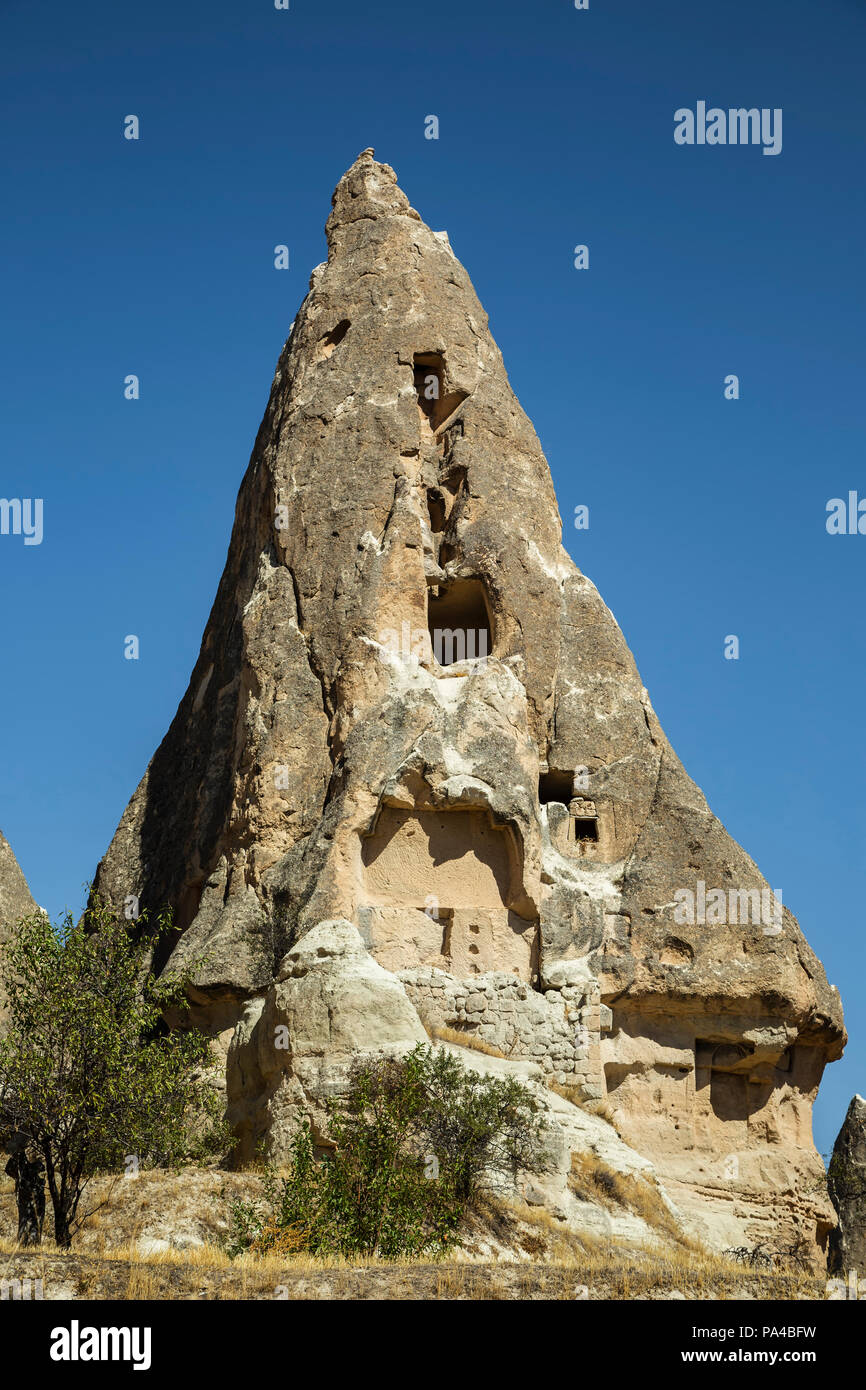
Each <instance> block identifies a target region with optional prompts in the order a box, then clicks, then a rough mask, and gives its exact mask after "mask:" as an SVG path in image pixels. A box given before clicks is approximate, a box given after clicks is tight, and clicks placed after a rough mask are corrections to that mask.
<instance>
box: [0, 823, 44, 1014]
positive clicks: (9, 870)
mask: <svg viewBox="0 0 866 1390" xmlns="http://www.w3.org/2000/svg"><path fill="white" fill-rule="evenodd" d="M36 911H37V907H36V903H35V902H34V901H33V898H32V897H31V895H30V889H29V888H28V887H27V880H26V879H25V877H24V875H23V874H22V872H21V869H20V868H19V866H18V860H17V859H16V858H15V855H14V854H13V853H12V849H11V846H10V844H9V841H8V840H7V839H6V837H5V835H4V834H3V832H2V831H0V955H2V952H3V943H4V941H5V940H6V936H7V934H8V930H9V927H10V926H11V924H12V923H13V922H17V921H18V919H19V917H26V916H27V915H28V914H29V913H31V912H36ZM4 1012H5V1011H4V1007H3V997H2V993H0V1023H2V1020H3V1016H4Z"/></svg>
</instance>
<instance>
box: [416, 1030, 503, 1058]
mask: <svg viewBox="0 0 866 1390" xmlns="http://www.w3.org/2000/svg"><path fill="white" fill-rule="evenodd" d="M428 1032H429V1034H430V1037H431V1038H438V1039H439V1041H440V1042H449V1043H456V1044H457V1046H458V1047H468V1048H470V1049H471V1050H472V1051H473V1052H483V1053H484V1054H485V1055H486V1056H487V1057H502V1058H505V1059H506V1060H507V1054H506V1053H504V1052H501V1051H500V1049H499V1048H498V1047H494V1046H493V1044H492V1043H488V1042H485V1041H484V1039H483V1038H476V1037H475V1034H474V1033H463V1032H461V1030H460V1029H459V1028H444V1027H442V1028H430V1029H428Z"/></svg>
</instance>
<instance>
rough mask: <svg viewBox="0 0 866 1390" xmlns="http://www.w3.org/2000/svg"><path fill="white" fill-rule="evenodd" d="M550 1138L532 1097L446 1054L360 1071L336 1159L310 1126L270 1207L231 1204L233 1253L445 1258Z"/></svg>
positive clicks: (335, 1117) (331, 1132) (270, 1191)
mask: <svg viewBox="0 0 866 1390" xmlns="http://www.w3.org/2000/svg"><path fill="white" fill-rule="evenodd" d="M543 1130H544V1125H543V1120H542V1118H541V1112H540V1107H539V1106H538V1104H537V1102H536V1101H535V1100H534V1098H533V1097H532V1095H531V1094H530V1092H529V1091H528V1090H527V1089H526V1087H524V1086H521V1085H520V1084H519V1083H518V1082H516V1081H512V1080H511V1079H505V1080H499V1079H497V1078H495V1077H483V1076H479V1075H478V1074H477V1073H475V1072H472V1071H466V1070H465V1069H464V1068H463V1066H462V1065H461V1063H460V1062H459V1061H458V1060H457V1059H456V1058H455V1057H453V1056H451V1055H450V1054H449V1053H447V1052H444V1051H441V1050H438V1051H437V1050H434V1049H433V1048H430V1047H424V1046H422V1045H420V1044H419V1045H418V1046H417V1047H416V1048H415V1049H414V1050H413V1051H412V1052H411V1053H409V1055H408V1056H406V1057H403V1058H399V1059H397V1058H385V1059H379V1060H374V1061H366V1062H362V1061H358V1062H356V1063H355V1064H354V1065H353V1067H352V1070H351V1072H350V1076H349V1085H348V1088H347V1091H346V1094H345V1095H343V1096H342V1097H340V1098H338V1099H336V1100H332V1101H331V1102H330V1104H329V1106H328V1134H327V1139H328V1141H329V1143H330V1144H331V1145H332V1146H333V1147H332V1148H331V1150H330V1152H329V1154H328V1155H327V1156H326V1157H324V1158H321V1159H319V1158H317V1157H316V1154H315V1149H314V1145H313V1138H312V1134H311V1131H310V1128H309V1125H304V1126H303V1127H302V1128H301V1129H300V1130H299V1132H298V1134H297V1135H296V1136H295V1139H294V1142H293V1145H292V1152H291V1161H290V1165H289V1173H288V1176H286V1177H283V1178H280V1179H276V1178H274V1177H270V1178H269V1179H268V1180H267V1181H266V1183H265V1192H264V1203H263V1204H255V1203H244V1202H236V1203H234V1204H233V1205H232V1208H231V1226H232V1232H231V1236H230V1239H229V1243H228V1248H229V1251H230V1253H232V1254H237V1253H239V1252H240V1251H241V1250H245V1249H251V1250H253V1251H255V1252H264V1251H279V1252H280V1253H283V1254H291V1253H294V1252H296V1251H299V1250H307V1251H309V1252H311V1253H314V1254H344V1255H347V1254H366V1255H372V1254H378V1255H381V1256H383V1257H385V1258H395V1257H397V1256H400V1255H404V1256H405V1255H419V1254H422V1253H425V1252H426V1253H441V1252H443V1251H445V1250H447V1249H448V1248H449V1247H450V1246H451V1245H453V1244H454V1243H455V1242H456V1241H457V1238H458V1233H459V1228H460V1224H461V1221H462V1220H463V1217H464V1215H465V1213H466V1210H467V1207H468V1206H469V1204H470V1203H471V1202H472V1201H473V1199H474V1198H475V1197H476V1196H477V1195H478V1193H479V1192H481V1191H482V1190H484V1189H490V1188H493V1187H496V1186H499V1185H501V1184H502V1183H503V1182H504V1179H505V1175H506V1173H507V1172H510V1173H511V1174H512V1175H514V1174H516V1173H517V1172H518V1171H519V1170H524V1171H531V1172H537V1171H538V1170H539V1168H540V1167H541V1166H542V1165H543V1162H544V1149H543Z"/></svg>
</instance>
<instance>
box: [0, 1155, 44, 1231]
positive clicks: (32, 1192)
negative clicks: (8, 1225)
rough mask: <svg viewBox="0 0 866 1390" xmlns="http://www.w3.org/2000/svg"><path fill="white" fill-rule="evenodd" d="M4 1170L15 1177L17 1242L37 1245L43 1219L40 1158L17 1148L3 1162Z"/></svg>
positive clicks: (42, 1170)
mask: <svg viewBox="0 0 866 1390" xmlns="http://www.w3.org/2000/svg"><path fill="white" fill-rule="evenodd" d="M6 1172H7V1173H8V1174H9V1176H10V1177H11V1178H14V1180H15V1201H16V1203H17V1206H18V1243H19V1245H39V1244H40V1243H41V1240H42V1226H43V1223H44V1221H45V1169H44V1167H43V1164H42V1160H41V1158H38V1157H37V1158H35V1159H29V1158H28V1157H27V1153H26V1150H24V1149H21V1150H19V1151H18V1152H17V1153H16V1154H14V1155H13V1156H12V1158H11V1159H10V1160H9V1162H8V1163H7V1165H6Z"/></svg>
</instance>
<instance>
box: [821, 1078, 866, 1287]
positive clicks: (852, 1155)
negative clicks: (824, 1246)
mask: <svg viewBox="0 0 866 1390" xmlns="http://www.w3.org/2000/svg"><path fill="white" fill-rule="evenodd" d="M829 1187H830V1197H831V1199H832V1202H833V1205H834V1207H835V1208H836V1212H837V1214H838V1217H839V1225H838V1227H837V1228H836V1230H834V1231H833V1233H832V1235H831V1237H830V1268H831V1269H833V1270H839V1271H842V1272H844V1273H848V1272H849V1271H851V1270H854V1271H856V1272H857V1273H858V1274H859V1275H860V1277H861V1282H863V1283H866V1100H864V1099H863V1097H862V1096H855V1097H854V1099H853V1100H852V1102H851V1104H850V1105H849V1106H848V1113H847V1115H846V1116H845V1122H844V1124H843V1125H842V1128H841V1129H840V1131H839V1134H838V1136H837V1138H836V1143H835V1144H834V1146H833V1157H832V1159H831V1162H830V1181H829Z"/></svg>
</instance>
